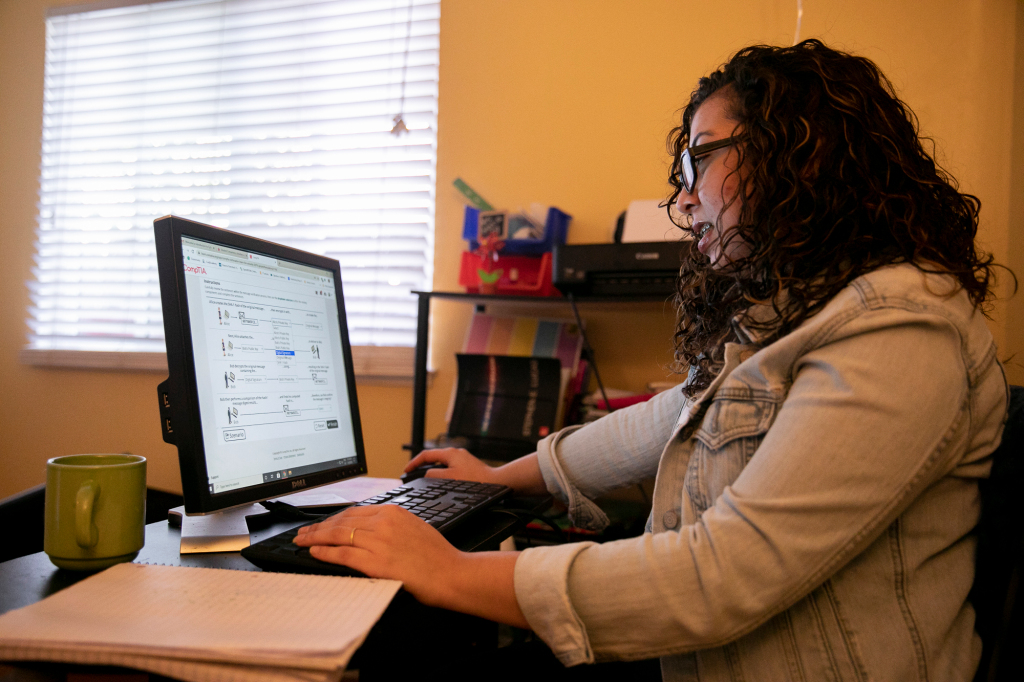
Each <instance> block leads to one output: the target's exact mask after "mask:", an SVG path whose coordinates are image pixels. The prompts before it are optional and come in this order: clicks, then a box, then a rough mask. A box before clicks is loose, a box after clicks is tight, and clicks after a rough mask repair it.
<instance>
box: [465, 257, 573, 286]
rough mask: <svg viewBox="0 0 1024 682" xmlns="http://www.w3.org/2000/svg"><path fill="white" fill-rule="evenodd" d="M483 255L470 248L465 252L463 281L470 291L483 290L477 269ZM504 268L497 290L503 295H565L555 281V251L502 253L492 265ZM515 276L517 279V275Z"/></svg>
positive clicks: (496, 267)
mask: <svg viewBox="0 0 1024 682" xmlns="http://www.w3.org/2000/svg"><path fill="white" fill-rule="evenodd" d="M479 267H480V257H479V256H477V255H475V254H473V253H470V252H468V251H463V252H462V263H461V265H460V267H459V284H460V285H462V286H464V287H466V292H467V293H470V294H479V293H480V278H479V277H478V276H477V272H476V271H477V269H478V268H479ZM499 268H500V269H501V270H503V272H502V273H501V277H499V278H498V281H497V283H496V285H495V290H494V293H495V294H497V295H501V296H561V295H562V294H561V293H560V292H559V291H558V289H555V287H554V285H553V284H552V283H551V254H550V253H545V254H544V255H543V256H541V257H539V258H536V257H532V256H501V255H499V257H498V260H497V262H495V263H493V264H492V265H491V269H492V270H495V269H499ZM513 277H515V279H513Z"/></svg>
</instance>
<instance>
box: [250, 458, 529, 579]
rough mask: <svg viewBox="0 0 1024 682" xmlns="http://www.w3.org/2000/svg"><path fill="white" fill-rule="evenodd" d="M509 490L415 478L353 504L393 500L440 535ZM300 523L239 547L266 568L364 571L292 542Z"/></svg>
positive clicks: (326, 572) (349, 573)
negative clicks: (317, 556) (327, 559)
mask: <svg viewBox="0 0 1024 682" xmlns="http://www.w3.org/2000/svg"><path fill="white" fill-rule="evenodd" d="M511 493H512V489H511V488H508V487H506V486H503V485H492V484H489V483H473V482H471V481H453V480H449V479H445V478H417V479H415V480H412V481H409V482H408V483H404V484H402V485H400V486H398V487H397V488H392V489H391V490H389V491H387V492H386V493H383V494H381V495H377V496H375V497H371V498H369V499H366V500H363V501H362V502H359V503H358V504H356V505H355V506H357V507H362V506H366V505H371V504H395V505H398V506H400V507H404V508H405V509H408V510H409V511H411V512H412V513H413V514H415V515H416V516H419V517H420V518H421V519H423V520H424V521H426V522H427V523H429V524H430V525H431V526H433V527H434V528H436V529H437V530H439V531H440V532H441V534H442V535H447V534H448V533H449V532H451V530H452V529H453V528H455V527H457V526H458V525H459V524H461V523H462V522H464V521H465V520H466V519H469V518H471V517H473V516H474V515H476V514H477V513H479V512H481V511H483V510H485V509H487V508H488V507H490V506H491V505H492V504H494V503H495V502H497V501H498V500H500V499H502V498H503V497H506V496H507V495H510V494H511ZM324 518H327V517H324ZM319 520H322V519H319ZM319 520H318V521H319ZM318 521H310V522H309V523H307V524H303V525H307V526H308V525H310V524H313V523H317V522H318ZM300 527H301V526H299V527H296V528H293V529H291V530H288V531H285V532H283V533H279V534H277V535H275V536H273V537H270V538H267V539H266V540H261V541H260V542H257V543H256V544H254V545H250V546H248V547H246V548H245V549H243V550H242V556H243V557H245V558H246V559H248V560H249V561H251V562H252V563H254V564H256V565H257V566H259V567H260V568H262V569H263V570H265V571H277V572H281V573H317V574H322V575H347V576H362V575H363V574H362V573H360V572H359V571H356V570H353V569H351V568H348V567H347V566H338V565H337V564H329V563H327V562H324V561H320V560H319V559H314V558H313V557H312V556H311V555H310V553H309V548H308V547H299V546H298V545H296V544H295V543H294V542H292V540H293V539H294V538H295V536H296V535H297V534H298V532H299V528H300Z"/></svg>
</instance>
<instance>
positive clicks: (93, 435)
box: [0, 0, 1024, 497]
mask: <svg viewBox="0 0 1024 682" xmlns="http://www.w3.org/2000/svg"><path fill="white" fill-rule="evenodd" d="M72 1H73V0H72ZM53 4H58V2H55V1H53V0H50V1H47V0H0V253H2V257H3V263H4V265H5V267H4V268H3V280H2V286H0V310H2V311H3V313H4V314H5V317H6V324H3V325H0V350H2V351H3V352H2V353H0V472H2V474H0V497H2V496H5V495H8V494H11V493H14V492H17V491H18V490H21V489H23V488H26V487H29V486H31V485H35V484H37V483H40V482H42V481H43V477H44V474H43V471H44V462H45V460H46V459H47V458H48V457H53V456H57V455H63V454H70V453H75V452H119V451H131V452H134V453H137V454H142V455H145V456H147V457H148V458H149V461H150V484H151V485H154V486H156V487H160V488H164V489H168V490H176V489H179V486H180V484H179V481H178V473H177V462H176V459H175V451H174V449H173V448H172V447H170V446H167V445H165V444H164V443H163V442H162V441H161V440H160V434H159V429H158V426H157V410H156V390H155V387H156V383H157V382H158V381H159V380H160V379H161V378H162V377H161V376H159V375H156V374H152V373H134V374H133V373H118V372H95V371H72V370H56V369H54V370H50V369H40V368H35V367H27V366H23V365H20V364H18V362H17V358H16V354H17V350H18V348H20V347H21V346H22V345H23V344H24V340H25V332H26V328H25V325H24V323H23V321H22V320H23V318H24V310H25V307H26V304H27V302H28V297H27V291H26V288H25V286H24V282H25V280H27V279H28V278H29V276H30V268H31V265H32V256H33V247H32V241H33V229H34V224H35V210H36V209H35V202H36V191H37V184H38V181H37V175H38V167H39V135H40V120H41V116H42V76H43V49H44V24H43V16H44V11H45V7H47V6H48V5H53ZM59 4H67V0H65V1H64V2H61V3H59ZM804 6H805V15H804V21H803V30H802V34H801V35H802V37H810V36H818V37H821V38H823V39H824V40H825V41H826V42H828V43H830V44H832V45H834V46H837V47H841V48H843V49H847V50H851V51H855V52H859V53H861V54H864V55H866V56H869V57H871V58H872V59H874V60H876V61H877V62H878V63H879V65H880V66H881V67H882V68H883V70H884V71H885V72H886V73H887V74H888V75H889V76H890V78H891V79H892V80H893V81H894V83H895V84H896V86H897V88H899V89H900V91H901V93H902V94H903V96H904V99H905V100H906V101H907V102H908V103H909V104H910V106H911V107H912V108H913V109H914V110H915V111H916V112H917V113H918V115H919V116H920V119H921V124H922V128H923V130H924V132H925V133H927V134H929V135H931V136H932V137H934V138H935V140H936V142H937V144H938V148H939V156H940V159H941V160H942V161H943V163H944V164H945V165H946V166H947V167H948V168H949V169H950V170H951V171H952V172H953V173H954V175H956V177H958V178H959V179H960V181H961V183H962V185H963V187H964V188H965V189H966V190H967V191H970V192H973V193H975V194H977V195H978V196H979V197H980V198H981V200H982V203H983V205H984V208H983V212H982V217H983V221H982V223H983V224H982V232H981V235H980V238H981V241H982V242H983V243H984V244H985V245H986V246H987V247H988V248H989V249H991V250H993V251H994V252H995V254H996V256H997V257H998V258H999V260H1000V261H1002V262H1004V263H1007V264H1008V265H1010V266H1011V267H1013V268H1014V269H1015V270H1017V271H1018V272H1024V267H1022V266H1024V245H1022V244H1020V243H1019V241H1018V242H1014V241H1013V240H1011V234H1014V233H1015V232H1014V231H1011V225H1013V226H1015V228H1016V229H1017V230H1019V228H1020V226H1021V222H1022V220H1024V192H1022V191H1021V188H1022V187H1024V10H1022V9H1021V5H1020V3H1019V2H1017V1H1016V0H960V1H957V0H918V1H916V2H910V1H907V0H904V1H902V2H899V3H893V2H890V1H888V0H862V1H861V2H857V3H848V2H842V1H841V0H828V1H826V0H804ZM795 7H796V3H795V2H794V1H793V0H785V1H783V0H729V1H719V2H716V3H697V2H679V1H669V0H660V1H654V0H645V1H642V2H641V1H637V2H621V1H620V0H554V1H553V0H515V1H510V0H443V3H442V18H441V86H440V87H441V90H440V107H441V109H440V116H439V123H438V135H439V142H438V167H437V188H438V191H437V240H436V243H437V246H436V257H435V263H436V276H435V288H436V289H443V290H453V289H456V288H457V282H456V270H455V265H456V264H457V262H458V256H459V253H460V251H461V250H462V249H463V248H464V243H463V242H462V241H461V239H460V236H459V235H460V226H461V211H462V204H461V202H460V201H459V197H458V195H457V193H456V192H455V190H454V189H452V187H451V182H452V180H453V179H454V178H455V177H462V178H463V179H465V180H466V181H467V182H469V183H470V184H471V185H473V186H474V187H475V188H476V189H477V190H478V191H480V192H481V193H482V194H484V196H486V197H487V198H488V199H489V200H490V201H491V202H492V203H494V204H496V205H499V206H503V207H508V208H515V207H517V206H525V205H528V204H529V203H530V202H534V201H537V202H542V203H548V204H554V205H557V206H559V207H561V208H562V209H564V210H566V211H568V212H569V213H571V214H572V215H573V216H574V218H575V219H574V221H573V225H572V229H571V231H570V241H572V242H577V243H582V242H598V241H606V240H607V239H608V237H609V234H610V231H611V225H612V223H613V221H614V219H615V216H616V215H617V214H618V213H619V211H621V210H622V209H623V208H625V206H626V205H627V204H628V202H629V201H630V200H631V199H636V198H657V197H660V196H662V195H663V194H664V192H665V188H666V183H665V168H666V167H667V163H668V159H667V156H666V155H665V153H664V147H665V145H664V142H665V134H666V133H667V131H668V130H669V128H671V127H672V124H673V121H674V120H675V118H676V116H677V112H678V110H679V108H680V107H681V106H682V105H683V104H684V103H685V101H686V98H687V95H688V93H689V91H690V90H691V89H692V87H693V85H694V83H695V81H696V79H697V78H698V77H699V76H700V75H702V74H704V73H706V72H707V71H709V70H711V69H712V68H714V67H715V66H716V65H717V64H719V63H720V62H722V61H723V60H725V59H726V58H727V57H728V55H729V54H730V53H731V52H733V51H735V50H736V49H738V48H739V47H742V46H743V45H746V44H749V43H753V42H768V43H776V44H787V43H789V42H791V41H792V38H793V30H794V24H795ZM1011 186H1013V187H1016V188H1017V190H1016V192H1015V193H1011V189H1010V188H1011ZM1011 217H1012V219H1011ZM1022 301H1024V295H1022V296H1018V297H1017V298H1016V299H1014V300H1013V301H1012V302H1011V303H1010V305H1009V307H1007V306H1005V305H1004V306H1002V307H1000V308H998V309H997V311H996V317H995V320H994V321H993V323H992V331H993V333H994V334H995V335H996V338H997V340H998V341H999V343H1000V346H1001V348H1002V349H1003V352H1002V355H1003V356H1004V357H1009V356H1010V355H1011V354H1013V353H1018V352H1019V351H1021V350H1024V315H1022V314H1021V313H1022V312H1024V303H1022ZM470 312H471V311H470V310H469V309H468V308H467V307H465V306H460V305H454V304H442V303H438V304H436V305H435V321H434V325H433V335H434V339H433V349H434V352H433V357H434V363H435V365H436V367H437V370H438V377H437V381H436V382H435V384H434V388H433V389H432V390H431V392H430V394H429V407H428V428H427V432H428V435H431V434H436V433H438V432H440V431H442V430H443V428H444V426H443V416H444V411H445V408H446V406H447V403H448V398H449V395H450V390H451V382H452V379H453V371H454V363H453V360H452V353H453V352H454V351H455V350H456V349H457V347H458V346H459V345H460V344H461V341H462V338H463V332H464V328H465V321H466V319H467V318H468V315H469V314H470ZM588 319H589V321H590V323H591V324H590V328H591V333H592V335H593V342H594V346H595V348H596V349H597V352H598V359H599V361H600V362H601V368H602V370H603V376H604V379H605V383H606V384H607V385H610V386H617V387H622V388H631V389H637V388H640V387H642V386H643V385H644V384H645V383H646V382H647V381H649V380H652V379H661V378H664V377H665V376H666V373H667V372H666V369H665V366H666V364H667V363H668V362H669V361H670V359H671V354H670V353H669V346H670V333H671V327H672V324H671V322H672V321H671V314H670V311H665V310H663V309H662V308H661V307H659V306H657V305H653V306H647V307H645V308H644V309H643V310H640V311H637V310H634V309H632V308H630V307H625V306H620V307H618V308H617V309H615V310H614V311H612V312H610V313H603V314H601V315H593V316H592V315H589V314H588ZM1008 319H1012V320H1015V321H1016V322H1015V323H1008V322H1007V320H1008ZM1022 357H1024V356H1022ZM1009 369H1010V376H1011V379H1012V380H1013V381H1015V382H1017V383H1024V365H1021V364H1020V363H1019V361H1014V362H1013V363H1011V365H1010V367H1009ZM359 400H360V403H361V407H362V415H363V422H364V430H365V432H366V436H367V437H366V439H367V453H368V459H369V463H370V473H371V474H372V475H397V473H398V472H399V471H400V469H401V464H402V462H403V461H404V459H405V457H406V455H405V454H404V453H403V452H402V451H401V450H400V446H401V444H402V443H403V442H406V441H407V439H408V433H409V420H410V413H411V391H410V390H409V389H407V388H385V387H378V386H360V388H359Z"/></svg>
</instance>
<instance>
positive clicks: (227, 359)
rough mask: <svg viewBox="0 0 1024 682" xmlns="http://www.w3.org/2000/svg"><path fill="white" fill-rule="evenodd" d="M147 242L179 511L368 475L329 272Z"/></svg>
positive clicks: (228, 238) (250, 252) (271, 247)
mask: <svg viewBox="0 0 1024 682" xmlns="http://www.w3.org/2000/svg"><path fill="white" fill-rule="evenodd" d="M155 230H156V237H157V258H158V263H159V266H160V285H161V293H162V297H163V303H164V306H163V307H164V327H165V334H166V338H167V348H168V369H169V372H170V378H169V380H168V382H167V383H168V390H167V391H166V394H167V395H166V399H167V402H168V403H169V404H170V407H165V408H163V409H164V411H166V412H168V413H169V416H170V427H171V428H172V433H171V434H168V433H167V425H166V424H165V438H167V436H168V435H170V437H171V439H172V440H173V442H174V443H175V444H176V445H177V446H178V455H179V463H180V464H181V471H182V487H183V492H184V497H185V507H186V511H187V512H188V513H206V512H210V511H217V510H219V509H224V508H227V507H232V506H238V505H241V504H247V503H251V502H254V501H258V500H263V499H267V498H269V497H277V496H280V495H283V494H286V493H288V492H291V491H293V490H299V489H306V488H309V487H312V486H315V485H322V484H325V483H331V482H334V481H337V480H340V479H342V478H347V477H349V476H353V475H356V474H360V473H365V472H366V462H365V456H364V453H363V443H362V434H361V430H360V425H359V416H358V414H359V413H358V407H357V404H356V395H355V381H354V377H353V375H352V357H351V348H350V345H349V341H348V330H347V325H346V322H345V309H344V298H343V295H342V288H341V278H340V269H339V266H338V263H337V261H333V260H330V259H327V258H324V257H322V256H317V255H315V254H309V253H305V252H301V251H296V250H294V249H289V248H286V247H283V246H281V245H277V244H271V243H269V242H264V241H261V240H259V239H255V238H252V237H245V236H243V235H239V234H236V233H232V232H227V231H225V230H219V229H217V228H213V227H210V226H207V225H201V224H199V223H194V222H191V221H186V220H182V219H179V218H165V219H161V220H158V221H156V223H155ZM169 294H173V295H169ZM172 347H173V350H172ZM176 367H177V369H176ZM175 379H177V380H175ZM163 400H164V396H163V393H162V397H161V401H162V402H163ZM190 502H191V504H190Z"/></svg>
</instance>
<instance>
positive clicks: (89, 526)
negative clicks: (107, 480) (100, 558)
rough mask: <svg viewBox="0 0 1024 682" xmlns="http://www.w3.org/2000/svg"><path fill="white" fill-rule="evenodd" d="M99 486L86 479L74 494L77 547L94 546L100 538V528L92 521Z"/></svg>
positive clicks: (86, 547)
mask: <svg viewBox="0 0 1024 682" xmlns="http://www.w3.org/2000/svg"><path fill="white" fill-rule="evenodd" d="M99 494H100V487H99V485H97V484H96V482H95V481H86V482H85V483H83V484H82V487H81V488H79V489H78V494H77V495H76V496H75V540H76V541H77V542H78V546H79V547H83V548H85V549H88V548H90V547H94V546H95V545H96V543H97V542H99V539H100V529H99V528H97V527H96V524H95V523H93V522H92V517H93V512H95V510H96V498H97V497H99Z"/></svg>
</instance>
